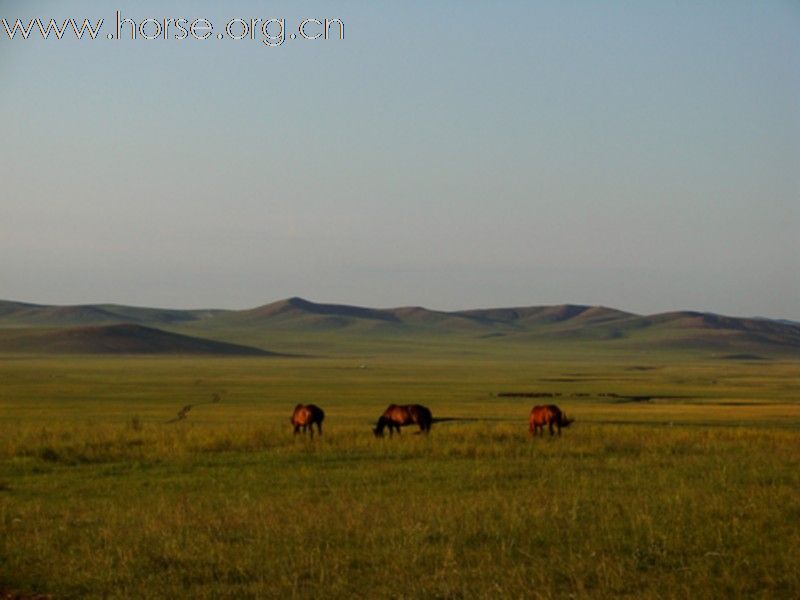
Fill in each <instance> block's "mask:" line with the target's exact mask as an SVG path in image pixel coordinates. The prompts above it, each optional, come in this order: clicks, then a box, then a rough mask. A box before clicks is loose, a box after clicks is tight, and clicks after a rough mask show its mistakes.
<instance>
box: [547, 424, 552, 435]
mask: <svg viewBox="0 0 800 600" xmlns="http://www.w3.org/2000/svg"><path fill="white" fill-rule="evenodd" d="M548 427H549V429H550V435H553V422H552V421H550V423H549V424H548Z"/></svg>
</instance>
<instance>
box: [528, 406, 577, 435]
mask: <svg viewBox="0 0 800 600" xmlns="http://www.w3.org/2000/svg"><path fill="white" fill-rule="evenodd" d="M574 420H575V419H568V418H567V415H566V414H564V413H563V412H561V409H560V408H558V407H557V406H556V405H555V404H547V405H545V406H534V407H533V408H532V409H531V414H530V416H529V417H528V430H529V431H530V432H531V435H536V432H537V430H541V432H542V435H544V427H545V425H547V427H548V428H549V429H550V435H553V426H554V425H555V427H557V428H558V435H561V428H562V427H569V424H570V423H572V422H573V421H574Z"/></svg>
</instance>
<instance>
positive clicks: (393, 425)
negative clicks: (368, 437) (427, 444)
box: [372, 404, 433, 437]
mask: <svg viewBox="0 0 800 600" xmlns="http://www.w3.org/2000/svg"><path fill="white" fill-rule="evenodd" d="M413 423H416V424H417V425H419V430H420V432H422V433H428V432H429V431H430V430H431V423H433V417H432V416H431V411H430V410H428V409H427V408H425V407H424V406H422V405H421V404H404V405H402V406H399V405H397V404H390V405H389V406H388V408H387V409H386V410H385V411H383V414H382V415H381V418H380V419H378V423H377V424H376V425H375V429H373V430H372V432H373V433H374V434H375V437H383V430H384V429H385V428H386V427H389V435H390V436H391V435H392V434H393V433H394V430H395V429H396V430H397V433H400V428H401V427H403V426H404V425H411V424H413Z"/></svg>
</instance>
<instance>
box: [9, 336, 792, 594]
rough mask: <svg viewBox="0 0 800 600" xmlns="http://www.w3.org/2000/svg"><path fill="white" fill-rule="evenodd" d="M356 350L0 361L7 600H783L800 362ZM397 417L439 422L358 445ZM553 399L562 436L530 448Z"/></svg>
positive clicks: (788, 574)
mask: <svg viewBox="0 0 800 600" xmlns="http://www.w3.org/2000/svg"><path fill="white" fill-rule="evenodd" d="M351 354H352V355H348V353H342V354H340V355H338V356H333V357H330V358H316V359H315V358H277V359H276V358H223V359H214V358H165V357H151V358H125V357H118V358H92V357H51V358H46V357H32V356H31V357H24V356H6V357H0V590H15V591H17V592H20V593H25V594H34V593H42V594H51V595H52V596H53V597H54V598H99V597H104V598H176V597H187V598H189V597H191V598H257V597H258V598H292V597H298V598H306V597H318V598H319V597H322V598H388V597H391V598H412V597H414V598H416V597H426V598H487V597H490V598H561V597H564V598H566V597H575V598H607V597H629V598H672V597H680V598H730V597H733V598H736V597H741V598H744V597H747V598H749V597H764V598H796V597H799V596H800V559H798V556H800V527H799V526H798V525H800V401H799V400H800V363H798V362H797V361H790V360H783V361H752V362H747V361H723V360H714V359H710V358H698V357H691V356H682V355H677V354H661V355H646V354H645V355H640V354H629V355H627V356H625V355H619V356H616V355H609V354H605V355H604V358H603V359H598V358H596V357H594V356H591V355H590V354H589V353H584V355H577V356H576V355H574V353H570V352H567V351H563V352H555V353H545V352H528V353H524V352H519V353H517V352H516V351H515V350H514V349H513V348H510V349H509V348H508V347H505V349H504V350H503V351H502V352H500V351H498V352H496V353H488V354H489V356H488V357H487V355H486V354H487V353H484V355H481V354H480V353H477V352H472V351H471V350H470V348H468V347H467V348H457V347H455V346H453V347H448V348H443V347H439V348H434V349H431V350H430V351H429V352H427V353H425V352H422V353H416V354H415V353H414V352H411V351H408V350H406V349H405V348H399V349H396V351H392V352H381V353H372V354H369V355H367V354H364V355H359V353H358V352H357V351H353V352H352V353H351ZM502 392H546V393H552V394H560V396H557V397H554V398H552V399H547V398H545V399H541V400H538V399H531V398H514V397H502V396H498V395H497V394H498V393H502ZM214 394H218V395H219V397H220V398H221V401H220V402H218V403H214V404H211V403H207V402H209V401H210V400H211V399H212V397H213V395H214ZM612 394H616V396H614V395H612ZM624 396H648V397H650V398H651V399H650V400H648V401H631V400H630V399H629V398H625V397H624ZM297 402H314V403H317V404H319V405H320V406H322V407H323V408H324V409H325V411H326V413H327V418H326V421H325V426H324V427H325V433H324V435H323V437H322V438H321V439H314V440H313V441H311V440H308V439H305V438H302V437H297V438H295V437H294V436H293V435H292V434H291V428H290V425H289V422H288V417H289V416H290V414H291V410H292V408H293V406H294V405H295V404H296V403H297ZM390 402H396V403H406V402H418V403H422V404H425V405H427V406H429V407H430V408H431V410H432V411H433V414H434V416H435V417H438V418H445V419H448V420H446V421H444V422H441V423H436V424H434V426H433V431H432V433H431V434H430V436H420V435H414V433H413V430H411V429H407V430H406V431H405V433H403V435H402V436H400V437H399V438H398V437H395V438H393V439H389V438H388V437H387V438H385V439H383V440H377V439H375V438H374V437H373V436H372V435H371V432H370V427H371V425H372V424H373V423H374V421H375V419H376V418H377V417H378V416H379V414H380V413H381V412H382V410H383V409H384V408H385V406H386V405H387V404H389V403H390ZM548 402H555V403H557V404H559V405H560V406H561V407H562V408H564V409H565V410H566V411H567V413H568V414H569V415H570V416H573V417H575V418H576V419H577V420H576V422H575V424H574V425H573V426H572V427H570V428H569V429H567V430H565V432H564V435H563V436H562V437H561V438H560V439H558V438H554V439H551V438H549V437H545V438H543V439H535V440H531V439H530V438H529V437H528V435H527V413H528V411H529V410H530V407H531V405H532V404H534V403H548ZM186 404H198V405H197V406H196V407H195V408H194V409H192V411H190V413H189V415H188V418H187V419H185V420H183V421H179V422H172V423H169V422H168V421H170V420H171V419H172V418H173V417H174V416H175V414H176V413H177V411H178V410H179V409H180V408H181V407H182V406H184V405H186ZM0 595H2V594H0Z"/></svg>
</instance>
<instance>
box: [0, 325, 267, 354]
mask: <svg viewBox="0 0 800 600" xmlns="http://www.w3.org/2000/svg"><path fill="white" fill-rule="evenodd" d="M0 352H15V353H33V354H38V353H44V354H192V355H196V354H206V355H224V356H269V355H272V354H273V353H271V352H267V351H265V350H260V349H258V348H250V347H248V346H241V345H238V344H229V343H226V342H218V341H214V340H207V339H202V338H197V337H192V336H187V335H180V334H177V333H169V332H166V331H161V330H159V329H154V328H152V327H144V326H141V325H130V324H121V325H93V326H87V327H65V328H58V329H48V328H44V329H39V328H33V329H32V328H13V329H4V330H0Z"/></svg>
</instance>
